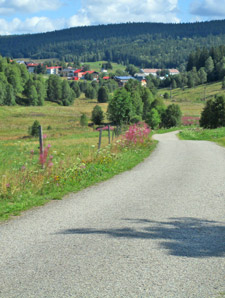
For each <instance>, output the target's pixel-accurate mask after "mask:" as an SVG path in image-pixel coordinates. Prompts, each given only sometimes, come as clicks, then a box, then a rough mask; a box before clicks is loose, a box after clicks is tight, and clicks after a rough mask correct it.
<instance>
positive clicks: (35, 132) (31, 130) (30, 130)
mask: <svg viewBox="0 0 225 298" xmlns="http://www.w3.org/2000/svg"><path fill="white" fill-rule="evenodd" d="M39 127H40V123H39V122H38V121H37V120H35V121H34V123H33V125H32V126H31V127H29V128H28V133H29V135H31V136H33V137H38V136H39Z"/></svg>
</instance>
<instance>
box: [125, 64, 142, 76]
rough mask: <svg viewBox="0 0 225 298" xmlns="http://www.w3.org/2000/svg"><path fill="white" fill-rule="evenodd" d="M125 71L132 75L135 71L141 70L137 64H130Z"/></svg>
mask: <svg viewBox="0 0 225 298" xmlns="http://www.w3.org/2000/svg"><path fill="white" fill-rule="evenodd" d="M125 71H127V72H128V73H129V74H130V75H131V76H134V75H135V73H137V72H138V71H139V69H138V68H137V67H136V66H135V65H133V64H129V65H128V66H127V67H126V69H125Z"/></svg>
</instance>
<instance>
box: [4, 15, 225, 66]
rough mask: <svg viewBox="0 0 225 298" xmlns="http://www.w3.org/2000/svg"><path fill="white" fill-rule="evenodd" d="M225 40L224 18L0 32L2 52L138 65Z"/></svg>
mask: <svg viewBox="0 0 225 298" xmlns="http://www.w3.org/2000/svg"><path fill="white" fill-rule="evenodd" d="M223 44H225V20H219V21H210V22H197V23H185V24H163V23H127V24H114V25H99V26H88V27H75V28H70V29H65V30H59V31H54V32H48V33H41V34H26V35H14V36H1V37H0V53H1V55H3V56H7V57H12V58H22V57H24V58H31V59H35V58H36V59H41V58H43V59H46V58H57V59H60V60H64V61H67V62H69V61H76V62H78V63H79V62H80V61H82V62H88V61H100V60H107V61H114V62H118V63H122V64H125V65H128V64H134V65H136V66H139V67H155V68H173V67H176V68H179V69H180V70H185V68H186V61H187V59H188V56H189V55H190V53H191V52H193V51H195V50H196V49H197V48H203V47H205V48H211V47H212V46H220V45H223Z"/></svg>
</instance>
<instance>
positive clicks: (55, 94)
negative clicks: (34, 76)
mask: <svg viewBox="0 0 225 298" xmlns="http://www.w3.org/2000/svg"><path fill="white" fill-rule="evenodd" d="M61 98H62V86H61V79H60V78H59V77H58V76H57V75H50V76H49V79H48V81H47V99H48V100H49V101H53V102H57V103H61Z"/></svg>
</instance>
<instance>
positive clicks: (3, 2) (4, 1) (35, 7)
mask: <svg viewBox="0 0 225 298" xmlns="http://www.w3.org/2000/svg"><path fill="white" fill-rule="evenodd" d="M61 5H62V3H61V1H60V0H51V1H48V0H0V15H12V14H15V13H18V12H22V13H35V12H38V11H41V10H42V11H43V10H56V9H58V8H59V7H60V6H61Z"/></svg>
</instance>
